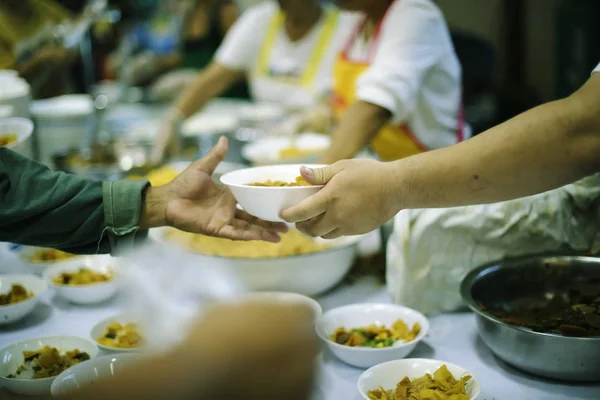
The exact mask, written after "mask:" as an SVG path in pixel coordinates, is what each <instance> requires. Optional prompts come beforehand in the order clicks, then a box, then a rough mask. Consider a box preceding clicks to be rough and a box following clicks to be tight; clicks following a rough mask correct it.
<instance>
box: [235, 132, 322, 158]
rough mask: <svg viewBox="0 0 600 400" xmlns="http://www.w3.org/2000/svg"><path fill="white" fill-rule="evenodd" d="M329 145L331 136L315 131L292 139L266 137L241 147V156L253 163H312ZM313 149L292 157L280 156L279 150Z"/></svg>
mask: <svg viewBox="0 0 600 400" xmlns="http://www.w3.org/2000/svg"><path fill="white" fill-rule="evenodd" d="M330 145H331V138H330V137H329V136H326V135H319V134H316V133H302V134H299V135H297V136H296V137H295V138H294V139H293V140H292V138H289V137H266V138H262V139H258V140H256V141H254V142H252V143H249V144H246V145H244V147H242V156H243V157H244V158H245V159H246V160H248V161H250V162H251V163H253V164H255V165H269V164H302V163H306V164H314V163H316V162H317V160H318V159H319V157H320V156H321V155H323V154H324V153H325V151H326V150H327V149H328V148H329V146H330ZM292 146H294V147H296V148H298V149H299V150H314V152H311V153H310V154H306V155H303V156H300V157H293V158H281V155H280V153H281V151H282V150H284V149H287V148H289V147H292Z"/></svg>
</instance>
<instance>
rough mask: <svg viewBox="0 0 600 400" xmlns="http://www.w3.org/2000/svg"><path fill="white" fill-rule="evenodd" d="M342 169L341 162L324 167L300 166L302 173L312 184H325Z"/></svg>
mask: <svg viewBox="0 0 600 400" xmlns="http://www.w3.org/2000/svg"><path fill="white" fill-rule="evenodd" d="M342 169H343V168H342V167H341V165H340V164H339V163H335V164H332V165H327V166H325V167H323V168H309V167H302V168H300V174H302V177H303V178H304V179H305V180H306V181H307V182H308V183H310V184H311V185H325V184H326V183H327V182H329V181H330V180H331V178H333V177H334V175H336V174H338V173H339V172H341V171H342Z"/></svg>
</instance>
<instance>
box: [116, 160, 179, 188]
mask: <svg viewBox="0 0 600 400" xmlns="http://www.w3.org/2000/svg"><path fill="white" fill-rule="evenodd" d="M178 175H179V173H178V172H177V171H176V170H175V169H174V168H172V167H170V166H168V165H165V166H162V167H159V168H156V169H153V170H152V171H150V172H148V174H147V175H146V176H139V175H131V176H129V177H127V179H129V180H142V179H147V180H148V182H150V184H151V185H152V186H162V185H166V184H167V183H169V182H171V181H172V180H173V179H175V178H177V176H178Z"/></svg>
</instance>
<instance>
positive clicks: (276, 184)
mask: <svg viewBox="0 0 600 400" xmlns="http://www.w3.org/2000/svg"><path fill="white" fill-rule="evenodd" d="M249 186H259V187H293V186H312V185H311V184H310V183H308V182H307V181H306V180H305V179H304V178H303V177H301V176H298V177H297V178H296V180H295V181H294V182H284V181H272V180H270V179H269V180H267V181H265V182H253V183H250V184H249Z"/></svg>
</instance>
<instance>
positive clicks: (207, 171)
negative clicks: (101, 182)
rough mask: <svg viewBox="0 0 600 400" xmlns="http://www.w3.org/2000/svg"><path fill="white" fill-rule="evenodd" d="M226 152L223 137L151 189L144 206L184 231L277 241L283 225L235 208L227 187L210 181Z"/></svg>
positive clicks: (241, 238) (170, 224) (231, 237)
mask: <svg viewBox="0 0 600 400" xmlns="http://www.w3.org/2000/svg"><path fill="white" fill-rule="evenodd" d="M226 155H227V139H225V138H224V137H222V138H221V139H220V140H219V143H218V144H217V145H216V146H215V147H214V148H213V149H212V150H211V151H210V153H208V154H207V155H206V156H205V157H203V158H202V159H200V160H198V161H196V162H194V163H193V164H192V165H190V166H189V167H188V168H187V169H186V170H185V171H183V172H182V173H181V175H179V176H178V177H177V178H175V179H174V180H173V181H172V182H170V183H168V184H166V185H164V186H159V187H155V188H154V187H153V188H150V189H149V190H152V191H153V193H152V194H151V195H150V193H149V195H147V200H146V203H147V204H146V208H154V209H158V210H160V209H161V208H162V209H163V210H164V222H165V223H166V225H168V226H172V227H174V228H177V229H180V230H183V231H186V232H193V233H201V234H205V235H210V236H218V237H222V238H228V239H234V240H265V241H268V242H278V241H279V240H280V237H279V233H282V232H285V231H287V227H286V225H285V224H281V223H273V222H267V221H263V220H260V219H258V218H255V217H252V216H251V215H249V214H248V213H246V212H245V211H242V210H239V209H237V208H236V205H237V202H236V200H235V198H234V197H233V195H232V194H231V192H230V191H229V189H227V188H226V187H224V186H221V185H218V184H216V183H215V182H214V181H213V179H212V174H213V173H214V171H215V169H216V168H217V166H218V165H219V163H220V162H221V161H223V159H224V158H225V156H226ZM152 199H160V200H158V201H159V202H160V203H162V206H159V207H156V206H154V207H153V204H152V201H153V200H152ZM146 214H148V212H146ZM141 225H142V224H141ZM150 225H152V224H150Z"/></svg>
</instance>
